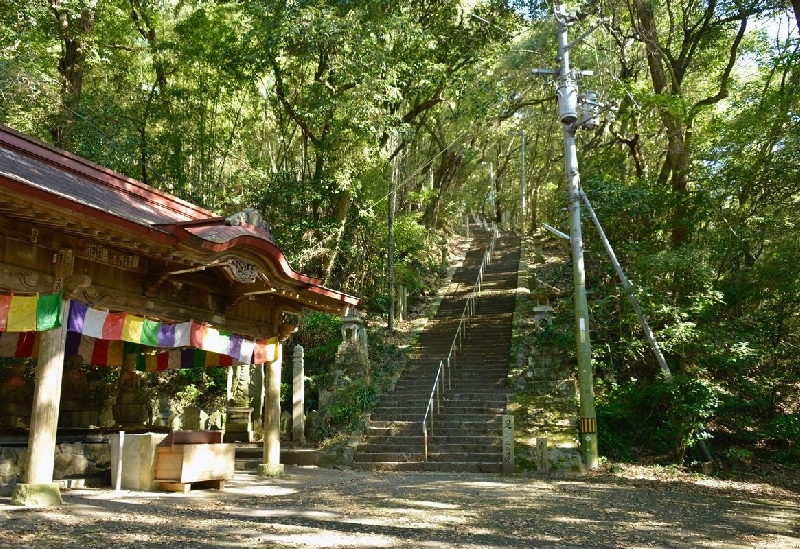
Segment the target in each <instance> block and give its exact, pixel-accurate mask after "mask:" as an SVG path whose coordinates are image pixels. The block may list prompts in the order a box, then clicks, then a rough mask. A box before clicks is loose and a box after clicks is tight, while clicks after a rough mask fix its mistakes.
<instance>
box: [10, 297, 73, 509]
mask: <svg viewBox="0 0 800 549" xmlns="http://www.w3.org/2000/svg"><path fill="white" fill-rule="evenodd" d="M68 314H69V299H64V300H63V301H62V302H61V326H60V327H59V328H54V329H52V330H47V331H44V332H40V333H39V360H38V362H37V364H36V384H35V388H34V392H33V409H32V412H31V426H30V435H29V437H28V463H27V473H26V481H27V482H25V483H24V484H17V486H16V487H15V489H14V496H13V497H12V503H13V504H15V505H25V506H31V507H41V506H48V505H60V504H62V503H63V501H62V499H61V493H60V491H59V487H58V484H57V483H54V482H53V469H54V467H55V449H56V429H57V427H58V410H59V404H60V401H61V378H62V376H63V372H64V345H65V343H66V338H67V315H68Z"/></svg>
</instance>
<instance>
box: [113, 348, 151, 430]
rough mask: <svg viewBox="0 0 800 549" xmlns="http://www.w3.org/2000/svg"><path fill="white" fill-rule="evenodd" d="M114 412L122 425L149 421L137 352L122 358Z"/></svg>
mask: <svg viewBox="0 0 800 549" xmlns="http://www.w3.org/2000/svg"><path fill="white" fill-rule="evenodd" d="M113 412H114V419H115V420H116V422H117V423H118V424H120V425H131V426H137V425H144V423H145V422H146V421H147V418H148V407H147V399H146V396H145V395H144V393H143V392H142V389H141V380H140V378H139V373H138V372H137V371H136V355H135V354H126V355H125V356H124V358H123V359H122V370H121V371H120V373H119V380H118V381H117V400H116V404H114V409H113Z"/></svg>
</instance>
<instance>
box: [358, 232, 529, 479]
mask: <svg viewBox="0 0 800 549" xmlns="http://www.w3.org/2000/svg"><path fill="white" fill-rule="evenodd" d="M471 228H472V232H473V234H474V238H473V241H472V243H471V246H470V249H469V251H468V252H467V254H466V257H465V258H464V262H463V264H462V266H461V267H460V268H459V269H458V270H457V271H456V272H455V273H454V275H453V278H452V280H451V283H450V286H449V287H448V289H447V292H446V294H445V296H444V298H443V299H442V302H441V304H440V305H439V308H438V310H437V312H436V315H435V316H434V318H433V319H432V320H431V321H430V322H429V323H428V325H427V327H426V328H425V330H424V331H423V332H422V333H421V334H420V336H419V338H418V340H417V344H416V348H415V351H414V352H413V353H412V355H411V357H410V360H409V364H408V366H407V367H406V369H405V370H404V371H403V373H402V375H401V377H400V379H399V380H398V381H397V384H396V386H395V389H394V391H393V392H391V393H387V394H386V395H384V396H383V397H382V399H381V401H380V403H379V405H378V406H377V407H376V409H375V411H374V412H373V413H372V414H371V416H370V419H369V421H368V422H367V425H366V427H365V430H364V433H363V435H362V439H361V441H360V443H359V444H358V447H357V449H356V452H355V455H354V459H353V467H355V468H359V469H368V470H398V471H400V470H403V471H409V470H414V471H465V472H500V471H501V470H502V440H501V417H502V414H503V413H504V412H505V410H506V403H507V401H508V395H509V393H510V391H509V389H508V388H507V375H508V363H509V356H510V352H511V331H512V320H513V314H514V306H515V290H516V286H517V274H518V273H517V269H518V265H519V255H520V240H519V238H518V237H517V236H515V235H514V234H512V233H503V234H501V235H500V237H499V238H498V239H497V242H496V243H495V251H494V254H493V256H492V262H491V264H490V265H489V267H488V268H487V269H486V270H485V272H484V279H483V285H482V291H481V295H480V296H479V297H478V299H477V306H476V311H475V315H474V316H472V317H471V318H470V321H469V325H468V328H467V331H466V334H467V335H466V337H465V338H464V339H463V342H462V348H461V351H460V353H459V354H458V356H457V365H455V366H453V365H452V362H451V373H452V376H451V377H448V378H447V382H446V383H445V384H444V385H445V390H444V391H443V392H442V393H441V398H440V409H439V412H438V413H437V414H436V415H435V416H434V419H433V427H432V428H431V426H430V422H429V423H428V457H427V461H425V454H424V442H423V434H422V419H423V416H424V414H425V409H426V406H427V404H428V399H429V398H430V395H431V389H432V387H433V381H434V379H435V376H436V371H437V369H438V367H439V362H440V360H442V359H444V358H446V357H447V355H448V352H449V350H450V346H451V344H452V343H453V338H454V336H455V333H456V329H457V327H458V323H459V320H460V318H461V314H462V312H463V310H464V305H465V303H466V299H467V297H468V296H469V293H470V292H471V291H472V289H473V287H474V285H475V281H476V280H477V277H478V272H479V269H480V265H481V263H482V261H483V257H484V253H485V251H486V249H487V247H488V246H489V244H490V242H491V233H490V232H489V231H486V230H485V229H483V228H482V227H480V226H479V225H473V226H472V227H471ZM448 385H449V386H450V387H449V389H448V388H447V386H448Z"/></svg>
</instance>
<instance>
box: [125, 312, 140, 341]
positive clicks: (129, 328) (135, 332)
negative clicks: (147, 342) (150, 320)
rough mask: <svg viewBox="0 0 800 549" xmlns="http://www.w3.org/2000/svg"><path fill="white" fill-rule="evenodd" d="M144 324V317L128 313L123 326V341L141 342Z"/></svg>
mask: <svg viewBox="0 0 800 549" xmlns="http://www.w3.org/2000/svg"><path fill="white" fill-rule="evenodd" d="M143 326H144V318H143V317H141V316H133V315H127V316H126V317H125V324H123V326H122V341H129V342H131V343H141V342H142V327H143Z"/></svg>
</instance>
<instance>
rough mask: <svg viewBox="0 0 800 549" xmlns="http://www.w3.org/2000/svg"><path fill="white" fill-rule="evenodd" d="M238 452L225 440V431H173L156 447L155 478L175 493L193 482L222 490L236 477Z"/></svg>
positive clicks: (188, 487)
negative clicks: (235, 462) (234, 474)
mask: <svg viewBox="0 0 800 549" xmlns="http://www.w3.org/2000/svg"><path fill="white" fill-rule="evenodd" d="M235 451H236V447H235V445H234V444H223V443H222V432H221V431H173V432H172V433H170V434H169V435H168V436H167V438H165V439H164V440H163V442H161V444H159V445H158V447H157V448H156V463H155V471H154V475H153V476H154V480H155V481H156V482H158V483H159V486H160V488H161V489H162V490H169V491H172V492H188V491H189V490H190V489H191V487H192V485H193V484H196V485H199V486H197V487H203V488H216V489H218V490H221V489H223V488H224V487H225V481H226V480H228V479H231V478H233V469H234V465H233V463H234V454H235ZM200 485H201V486H200Z"/></svg>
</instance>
